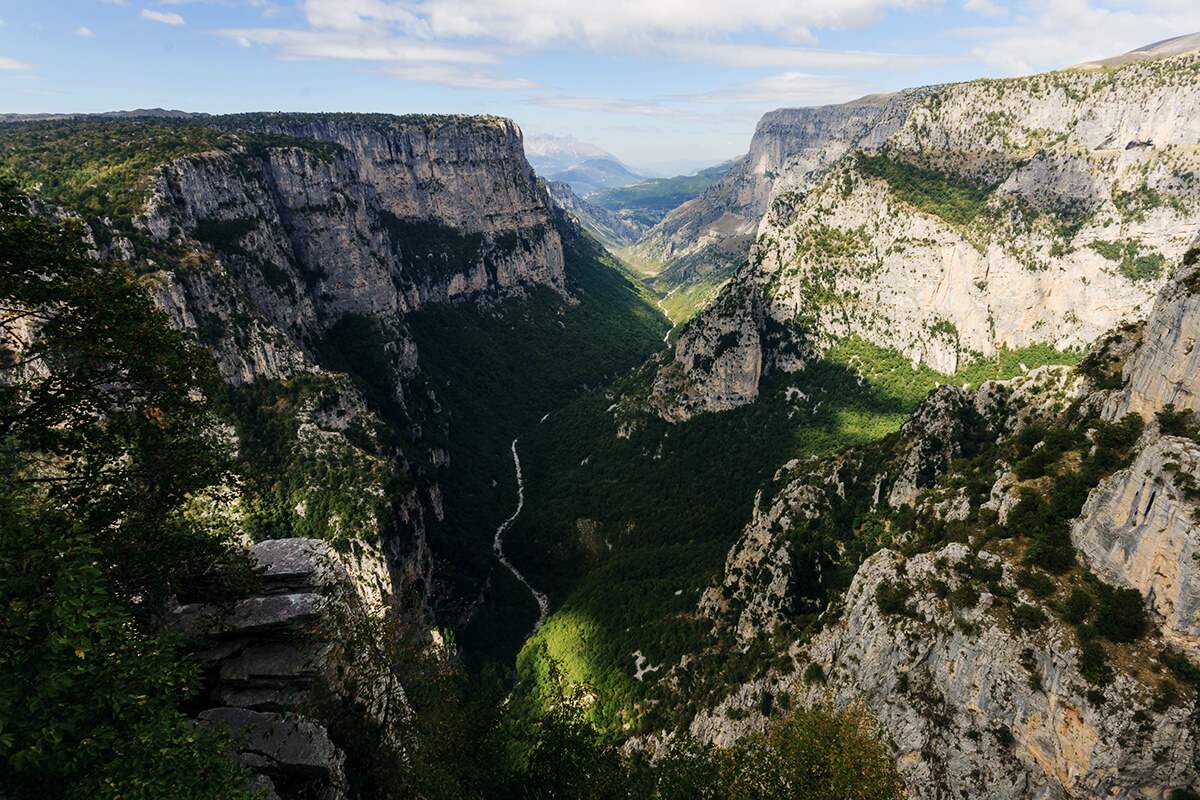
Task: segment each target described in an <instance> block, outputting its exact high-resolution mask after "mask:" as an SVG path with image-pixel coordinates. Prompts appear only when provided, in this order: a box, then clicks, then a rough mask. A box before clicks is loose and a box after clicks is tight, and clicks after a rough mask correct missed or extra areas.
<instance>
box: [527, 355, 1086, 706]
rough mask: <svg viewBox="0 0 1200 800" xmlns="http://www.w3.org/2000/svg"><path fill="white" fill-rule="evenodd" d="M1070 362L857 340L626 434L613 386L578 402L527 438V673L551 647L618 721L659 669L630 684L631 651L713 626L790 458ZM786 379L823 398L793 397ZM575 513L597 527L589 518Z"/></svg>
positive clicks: (654, 655)
mask: <svg viewBox="0 0 1200 800" xmlns="http://www.w3.org/2000/svg"><path fill="white" fill-rule="evenodd" d="M1074 359H1075V356H1074V355H1073V354H1063V353H1056V352H1055V351H1053V350H1052V349H1050V348H1046V347H1033V348H1027V349H1024V350H1021V351H1013V352H1006V353H1001V354H1000V355H999V356H998V357H996V358H994V359H990V360H988V361H986V362H981V363H979V364H974V365H971V366H968V367H966V368H964V369H963V370H962V371H961V372H960V373H958V374H956V375H954V376H949V377H947V376H943V375H940V374H938V373H936V372H934V371H933V370H930V369H928V368H925V367H922V368H919V369H913V368H912V367H911V365H910V364H909V362H908V361H907V360H906V359H904V358H903V357H901V356H900V355H899V354H897V353H895V352H892V351H887V350H882V349H880V348H877V347H873V346H871V345H869V344H866V343H864V342H861V341H846V342H843V343H842V344H840V345H838V346H837V347H836V348H835V349H834V350H833V351H831V352H830V353H829V354H828V357H827V359H826V360H825V361H824V362H822V363H819V364H817V365H815V366H813V367H811V368H810V369H809V370H807V371H805V372H804V373H801V374H799V375H797V376H776V377H774V378H772V379H770V380H768V381H767V382H766V384H765V386H764V387H763V393H762V396H761V398H760V400H759V401H758V402H757V403H755V404H753V405H750V406H747V407H744V408H740V409H736V410H734V411H729V412H725V413H722V414H703V415H700V416H698V417H696V418H694V419H693V420H691V421H690V422H688V423H685V424H681V425H668V424H666V423H664V422H661V421H659V420H657V419H648V420H645V424H644V427H642V428H641V429H640V430H638V431H637V432H635V433H634V434H633V435H632V436H631V437H630V438H628V439H622V438H618V437H617V436H615V428H616V423H615V422H614V421H613V417H612V416H611V415H610V414H609V413H606V409H607V408H608V406H609V405H610V404H611V403H612V402H613V400H612V397H611V396H606V395H592V396H589V397H586V398H583V399H581V400H579V401H577V402H575V403H573V404H572V405H571V406H570V407H568V408H567V409H565V410H564V411H563V412H561V413H560V414H556V415H555V416H554V417H553V418H552V419H551V420H550V421H548V422H547V423H546V424H544V425H541V426H539V427H538V428H537V429H536V430H535V431H534V432H533V433H532V434H531V435H530V436H529V437H528V438H527V439H526V440H525V446H524V450H523V454H524V458H523V461H524V464H525V475H526V505H525V513H524V514H523V516H522V518H521V520H520V521H519V523H518V524H517V526H516V527H515V529H514V530H513V532H512V533H511V535H510V536H509V540H508V545H507V546H508V550H509V552H510V554H511V555H512V556H513V557H514V559H515V560H516V561H517V563H518V564H520V565H522V568H523V569H525V570H527V575H528V576H529V578H530V579H531V580H532V581H534V582H535V584H539V585H541V586H542V587H544V588H545V589H547V590H548V591H549V592H550V593H551V598H552V608H553V609H554V611H555V613H554V614H553V615H552V616H551V618H550V620H549V621H548V623H547V624H546V626H545V627H544V628H543V629H542V630H541V632H539V634H538V636H537V637H535V639H534V640H533V641H531V643H530V644H529V645H527V647H526V649H525V650H524V651H523V653H522V656H521V664H520V667H521V669H523V670H533V669H536V662H537V660H538V657H539V653H540V652H541V651H542V650H541V649H542V648H543V647H544V648H545V650H546V651H547V652H549V653H550V654H552V655H553V656H554V657H555V658H557V659H560V660H561V661H562V662H563V664H564V666H565V668H566V671H567V673H568V675H569V676H570V677H571V678H572V679H573V680H576V681H580V682H586V683H588V684H590V685H592V686H594V687H595V688H596V690H597V696H598V698H599V704H598V707H597V710H598V716H599V717H600V719H601V721H602V722H603V723H605V724H607V725H610V726H615V725H616V724H618V723H619V722H621V721H623V720H624V719H627V717H626V716H625V715H624V714H623V711H624V710H627V709H628V708H629V707H630V706H631V705H632V704H633V703H634V702H636V701H637V700H638V699H639V698H640V697H641V696H643V692H642V689H643V688H644V687H645V686H648V685H649V684H650V683H652V681H653V679H654V677H655V676H654V675H653V674H651V675H650V676H649V677H647V678H646V684H638V683H637V682H635V681H634V680H633V678H632V668H633V664H634V659H633V656H632V653H633V652H634V651H635V650H640V651H641V652H642V653H643V654H645V655H646V656H647V657H648V658H649V662H650V663H651V664H664V663H665V664H670V663H674V662H675V661H676V660H678V658H679V657H680V656H681V655H683V654H684V653H687V652H694V651H695V650H696V649H697V646H698V645H699V643H700V641H701V638H700V637H701V636H702V635H704V634H705V631H704V630H701V629H698V628H697V625H698V624H699V623H697V622H696V621H695V620H693V619H692V618H691V616H690V614H691V612H692V611H693V610H694V608H695V605H696V601H697V599H698V597H699V595H700V592H701V591H702V590H703V589H704V587H705V586H706V585H707V584H708V583H710V582H711V581H712V580H713V579H714V578H715V577H716V576H717V575H718V574H719V571H720V569H721V567H722V565H723V563H724V558H725V555H726V553H727V551H728V549H729V547H730V545H731V544H732V543H733V541H734V540H735V539H736V538H737V536H738V534H739V532H740V531H741V529H742V527H743V526H744V525H745V523H746V522H747V521H748V519H749V517H750V512H751V508H752V505H753V499H754V493H755V491H756V490H758V489H759V488H764V487H765V486H766V485H767V484H768V482H769V481H770V479H771V476H772V475H773V474H774V472H775V470H776V469H777V468H778V467H779V466H781V465H782V464H783V463H785V462H786V461H788V460H789V459H791V458H796V457H804V456H811V455H824V454H829V453H832V452H835V451H837V450H839V449H841V448H844V447H846V446H848V445H852V444H857V443H862V442H866V441H871V440H875V439H879V438H881V437H883V436H886V435H887V434H889V433H891V432H893V431H895V430H897V429H898V428H899V426H900V424H901V423H902V422H903V421H904V419H905V418H906V416H907V415H908V414H909V413H910V412H911V411H912V409H913V408H915V406H916V405H917V404H918V403H919V402H920V401H921V399H922V398H923V397H924V396H925V395H926V394H927V393H928V392H929V391H930V390H931V389H932V388H934V387H935V386H936V385H938V384H939V383H946V382H949V383H954V384H963V383H973V384H977V383H979V382H981V381H982V380H985V379H987V378H990V377H1010V376H1012V375H1016V374H1018V373H1019V372H1020V371H1021V367H1020V365H1021V364H1022V363H1024V364H1025V365H1026V366H1027V367H1030V368H1032V367H1034V366H1037V365H1039V364H1043V363H1068V362H1071V361H1073V360H1074ZM860 373H861V374H862V375H863V376H864V377H865V378H866V379H867V382H866V384H865V385H864V386H861V387H860V386H859V384H858V375H859V374H860ZM645 380H647V378H646V377H645V374H644V373H639V374H638V375H637V376H634V377H631V378H629V379H626V381H625V382H624V384H623V385H621V386H619V387H618V388H619V389H622V390H625V391H638V390H639V388H641V387H638V386H637V385H636V384H637V382H638V381H645ZM789 387H795V388H798V389H800V390H801V391H803V392H804V393H805V394H807V395H809V396H810V397H811V398H812V400H811V401H809V402H798V401H795V400H789V399H788V397H787V395H788V389H789ZM793 396H794V395H793ZM817 401H819V403H820V404H819V406H815V409H816V410H815V412H814V403H816V402H817ZM580 519H584V520H592V521H594V522H595V523H596V524H595V525H593V523H591V522H585V523H584V524H583V526H582V528H581V527H580V525H579V523H578V520H580Z"/></svg>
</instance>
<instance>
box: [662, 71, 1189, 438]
mask: <svg viewBox="0 0 1200 800" xmlns="http://www.w3.org/2000/svg"><path fill="white" fill-rule="evenodd" d="M1198 87H1200V55H1197V54H1195V53H1193V54H1186V55H1181V56H1175V57H1172V58H1166V59H1161V60H1155V61H1144V62H1136V63H1132V64H1129V65H1127V66H1123V67H1120V68H1116V69H1111V70H1106V71H1104V72H1102V73H1100V74H1097V73H1096V72H1093V71H1083V70H1073V71H1065V72H1058V73H1049V74H1045V75H1037V76H1033V77H1029V78H1019V79H1010V80H1000V81H994V80H987V81H973V82H970V83H964V84H955V85H949V86H943V87H935V88H932V89H929V90H926V91H925V92H923V93H921V94H919V95H916V96H909V95H906V96H905V97H908V98H909V102H908V103H907V105H905V106H898V105H896V104H895V103H893V104H892V105H891V106H889V108H890V109H891V110H892V112H893V113H894V115H895V116H897V117H902V118H901V119H899V121H898V122H897V124H895V125H890V126H889V125H882V123H880V124H877V125H876V127H875V128H874V129H873V133H872V134H871V136H870V137H869V139H861V140H858V141H857V142H856V143H854V144H853V145H852V146H842V147H841V152H840V153H839V155H841V158H839V159H836V160H833V159H830V163H829V166H827V168H826V169H824V170H823V171H818V172H817V173H815V174H814V173H813V172H812V171H811V170H810V169H808V168H807V167H805V166H802V165H799V162H797V167H796V171H795V175H796V176H797V177H796V178H795V181H794V186H795V188H793V189H787V190H783V189H780V190H778V191H775V192H774V194H773V198H772V202H771V204H770V207H769V208H768V209H767V211H766V214H765V216H764V218H763V219H762V223H761V225H760V226H759V227H758V229H757V238H756V241H755V245H754V248H753V252H752V254H751V256H750V259H749V261H748V262H747V263H746V264H745V265H744V266H743V267H742V268H741V269H740V270H739V271H738V272H737V274H736V275H735V276H734V278H733V279H732V280H731V281H730V283H729V285H727V286H726V288H725V289H724V293H725V294H726V295H729V297H727V298H725V299H724V300H723V302H720V303H714V305H713V307H712V308H711V309H710V310H709V311H707V312H706V314H704V315H702V317H701V318H700V319H698V320H697V321H695V322H694V323H693V324H692V325H691V326H690V327H689V328H687V329H685V330H684V331H683V332H682V334H681V335H680V336H679V337H678V340H677V343H676V362H677V363H676V364H674V365H671V366H670V367H667V368H664V370H663V375H662V378H661V380H660V382H659V394H660V396H661V398H662V402H660V403H659V407H660V408H662V409H664V412H663V413H664V416H666V417H668V418H676V419H677V418H685V417H686V416H689V415H690V414H692V413H695V412H696V411H698V410H720V409H721V408H726V407H728V406H729V400H728V398H731V397H733V398H736V400H735V402H748V401H751V400H753V399H754V398H755V397H756V390H755V388H754V387H753V386H752V385H750V384H747V383H745V382H743V383H740V384H736V385H735V384H731V383H730V382H729V381H727V380H726V379H725V378H724V377H723V376H721V375H719V374H716V373H713V372H711V371H710V370H706V369H705V367H706V366H707V365H709V364H710V363H718V362H717V360H716V359H715V358H713V357H712V356H713V352H712V349H713V348H712V343H711V342H710V339H711V337H710V336H709V334H708V333H707V331H708V330H710V329H713V328H719V327H721V325H722V323H720V322H717V321H715V320H712V319H705V318H704V317H716V316H720V315H721V314H723V313H725V310H727V309H729V308H741V307H743V306H745V305H746V304H747V303H748V302H751V298H756V299H755V300H754V302H755V303H756V305H757V307H758V308H759V310H760V313H761V314H762V315H763V317H766V318H770V319H771V320H772V321H773V322H774V323H775V324H776V325H777V326H779V327H780V328H782V329H785V330H787V331H790V332H793V333H797V334H799V335H800V336H801V337H802V338H804V339H805V340H806V341H808V342H809V343H810V344H813V345H814V346H816V347H817V349H818V350H819V349H820V348H821V347H822V346H823V344H824V343H826V342H829V341H831V340H833V339H836V338H838V337H843V336H848V335H856V336H860V337H863V338H865V339H867V340H868V341H871V342H873V343H875V344H877V345H880V346H885V347H889V348H893V349H896V350H899V351H900V352H902V353H904V354H905V355H906V356H908V357H909V358H911V359H912V360H913V361H914V362H923V363H925V364H928V365H930V366H932V367H933V368H935V369H938V370H940V371H943V372H947V373H949V372H953V371H955V369H957V368H958V367H959V366H961V365H962V364H964V363H966V362H969V361H970V360H972V359H975V358H979V357H981V356H987V355H989V354H992V353H994V352H996V350H997V349H999V348H1017V347H1022V346H1025V345H1030V344H1034V343H1048V344H1052V345H1054V346H1056V347H1058V348H1059V349H1066V348H1080V347H1083V346H1086V345H1087V344H1088V343H1089V342H1090V341H1092V340H1093V339H1094V338H1096V337H1097V336H1099V335H1100V334H1102V333H1103V332H1104V331H1106V330H1108V329H1110V328H1112V327H1114V326H1115V325H1117V324H1118V323H1119V322H1121V321H1122V320H1126V319H1136V318H1141V317H1144V316H1145V314H1146V313H1147V312H1148V311H1149V309H1150V305H1151V303H1152V301H1153V298H1154V296H1155V293H1156V292H1157V291H1158V289H1159V288H1160V287H1161V286H1162V285H1163V283H1164V281H1165V280H1166V271H1167V270H1166V265H1168V264H1173V263H1178V260H1179V258H1180V257H1181V256H1182V255H1183V254H1184V253H1185V252H1186V250H1187V249H1188V244H1189V242H1190V241H1191V239H1192V238H1193V237H1194V235H1195V231H1196V228H1197V227H1198V226H1200V183H1198V182H1197V181H1196V180H1195V175H1196V174H1200V173H1198V171H1197V170H1198V169H1200V161H1197V159H1198V156H1197V149H1196V147H1197V143H1200V129H1198V128H1197V126H1196V119H1197V116H1198V115H1197V110H1198V106H1200V90H1198ZM889 119H890V118H889ZM782 183H783V179H782V178H781V179H777V180H776V182H775V184H776V185H777V186H779V185H782ZM1184 336H1185V338H1186V336H1187V334H1186V333H1184ZM705 352H707V354H708V356H709V357H708V358H705V357H703V354H704V353H705ZM698 353H699V355H700V357H698V355H697V354H698ZM758 360H759V361H761V362H762V363H764V364H768V363H770V362H771V358H770V354H769V353H764V354H763V355H762V356H761V357H760V358H759V359H758ZM689 364H690V365H689ZM696 364H699V365H700V366H699V368H697V367H696V366H695V365H696ZM672 370H673V371H674V374H672ZM672 395H674V396H675V397H676V398H677V399H676V400H675V401H674V402H671V400H670V398H671V396H672Z"/></svg>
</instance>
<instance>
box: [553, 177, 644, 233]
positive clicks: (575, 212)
mask: <svg viewBox="0 0 1200 800" xmlns="http://www.w3.org/2000/svg"><path fill="white" fill-rule="evenodd" d="M546 188H547V189H548V190H549V192H550V198H551V199H552V200H553V201H554V204H555V205H557V206H558V207H559V208H561V209H562V210H563V211H565V212H566V213H567V214H569V215H570V216H571V217H572V218H573V219H574V220H575V223H576V224H577V225H580V226H582V227H583V228H585V229H587V230H588V231H591V233H592V234H593V235H594V236H596V238H598V239H599V240H600V241H602V242H604V244H605V245H607V246H609V247H624V246H627V245H631V244H633V243H634V242H636V241H637V240H638V238H639V237H640V236H641V235H642V233H643V232H644V231H645V227H644V226H643V225H642V224H641V223H639V222H637V221H636V220H633V219H627V218H626V217H623V216H621V215H620V214H618V213H616V212H615V211H609V210H608V209H607V208H604V207H602V206H598V205H596V204H595V203H589V202H588V201H587V200H584V199H583V198H582V197H580V196H579V195H577V194H575V192H574V191H573V190H572V189H571V185H570V184H569V183H563V182H562V181H549V182H548V183H547V184H546Z"/></svg>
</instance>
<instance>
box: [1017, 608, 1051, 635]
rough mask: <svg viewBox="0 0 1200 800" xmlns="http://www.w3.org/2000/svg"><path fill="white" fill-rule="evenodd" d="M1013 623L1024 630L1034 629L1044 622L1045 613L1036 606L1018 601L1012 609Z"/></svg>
mask: <svg viewBox="0 0 1200 800" xmlns="http://www.w3.org/2000/svg"><path fill="white" fill-rule="evenodd" d="M1012 618H1013V624H1015V625H1016V626H1017V627H1018V628H1020V629H1022V630H1026V631H1036V630H1038V629H1039V628H1041V627H1042V626H1043V625H1045V624H1046V622H1047V621H1048V620H1047V619H1046V614H1045V612H1043V611H1042V610H1041V609H1040V608H1038V607H1037V606H1031V605H1028V604H1026V603H1020V604H1019V605H1016V606H1014V607H1013V610H1012Z"/></svg>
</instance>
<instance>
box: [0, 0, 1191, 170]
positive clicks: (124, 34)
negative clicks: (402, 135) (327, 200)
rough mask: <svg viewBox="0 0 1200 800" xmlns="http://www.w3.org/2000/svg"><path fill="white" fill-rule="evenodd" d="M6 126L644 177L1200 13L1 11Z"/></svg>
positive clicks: (44, 4) (72, 5) (925, 5)
mask: <svg viewBox="0 0 1200 800" xmlns="http://www.w3.org/2000/svg"><path fill="white" fill-rule="evenodd" d="M0 21H2V22H0V112H22V113H28V112H40V111H56V112H58V111H106V110H113V109H121V108H135V107H152V106H162V107H168V108H182V109H186V110H192V111H207V112H212V113H220V112H233V111H250V110H293V111H322V110H336V111H383V112H394V113H404V112H465V113H494V114H503V115H505V116H509V117H512V118H514V119H516V120H517V122H519V123H520V124H521V126H522V127H523V128H524V129H525V130H526V132H529V133H551V134H560V135H561V134H571V135H574V136H576V137H578V138H580V139H583V140H585V141H589V142H593V143H595V144H598V145H600V146H602V147H605V148H607V149H609V150H611V151H613V152H614V153H616V154H617V155H619V156H621V157H622V158H623V159H625V160H626V161H628V162H630V163H631V164H633V165H635V166H636V165H647V164H656V163H661V162H667V161H672V162H679V161H694V162H697V163H699V162H716V161H719V160H721V159H724V158H727V157H730V156H733V155H736V154H738V153H741V152H744V151H745V149H746V146H747V143H748V142H749V138H750V134H751V133H752V132H753V130H754V124H755V122H756V121H757V120H758V118H759V116H761V115H762V113H763V112H765V111H768V110H770V109H772V108H779V107H783V106H802V105H817V104H822V103H830V102H841V101H844V100H849V99H852V98H854V97H857V96H860V95H862V94H866V93H869V92H874V91H882V90H892V89H898V88H903V87H906V86H916V85H922V84H928V83H939V82H945V81H955V80H962V79H968V78H974V77H980V76H1006V75H1017V74H1024V73H1029V72H1036V71H1040V70H1044V69H1053V68H1057V67H1063V66H1068V65H1071V64H1074V63H1078V62H1080V61H1085V60H1089V59H1092V58H1099V57H1104V56H1108V55H1114V54H1116V53H1120V52H1123V51H1125V50H1129V49H1132V48H1134V47H1138V46H1141V45H1143V44H1147V43H1149V42H1152V41H1155V40H1158V39H1163V38H1168V37H1170V36H1175V35H1180V34H1184V33H1192V32H1195V31H1200V2H1198V0H944V2H938V1H937V0H719V1H715V0H659V2H651V0H640V2H638V1H634V0H486V1H485V0H479V1H478V2H477V1H475V0H0Z"/></svg>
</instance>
